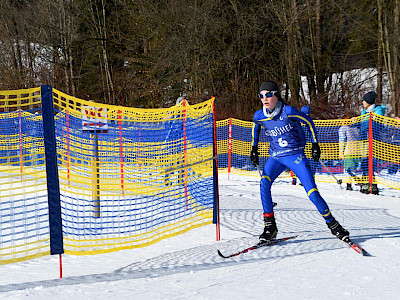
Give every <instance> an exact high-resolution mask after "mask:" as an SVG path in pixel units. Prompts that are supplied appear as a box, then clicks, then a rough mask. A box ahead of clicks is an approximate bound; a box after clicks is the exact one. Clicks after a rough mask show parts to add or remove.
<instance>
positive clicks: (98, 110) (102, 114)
mask: <svg viewBox="0 0 400 300" xmlns="http://www.w3.org/2000/svg"><path fill="white" fill-rule="evenodd" d="M82 130H83V131H92V132H93V131H104V130H108V116H107V108H103V107H95V106H82Z"/></svg>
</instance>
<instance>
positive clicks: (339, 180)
mask: <svg viewBox="0 0 400 300" xmlns="http://www.w3.org/2000/svg"><path fill="white" fill-rule="evenodd" d="M319 161H320V162H321V164H322V165H323V166H324V168H325V169H327V170H328V172H329V174H331V175H332V176H333V178H335V180H336V182H337V183H338V184H342V179H337V178H336V176H335V175H334V174H333V173H332V171H331V169H329V168H328V167H327V166H326V165H325V163H324V162H323V161H322V160H321V159H320V160H319Z"/></svg>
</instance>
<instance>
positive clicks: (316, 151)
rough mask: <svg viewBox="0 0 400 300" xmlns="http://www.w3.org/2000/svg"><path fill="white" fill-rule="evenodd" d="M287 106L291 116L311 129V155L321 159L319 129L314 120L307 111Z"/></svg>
mask: <svg viewBox="0 0 400 300" xmlns="http://www.w3.org/2000/svg"><path fill="white" fill-rule="evenodd" d="M286 108H287V111H286V113H287V116H288V117H289V118H293V119H295V120H297V121H299V122H301V123H303V124H304V125H306V126H307V128H308V129H309V130H310V132H311V142H312V147H311V156H312V158H313V159H314V161H319V159H320V157H321V149H320V147H319V145H318V141H317V129H316V128H315V125H314V122H313V120H312V119H311V118H310V117H309V116H307V115H306V114H305V113H303V112H301V111H298V110H297V109H296V108H294V107H293V106H286Z"/></svg>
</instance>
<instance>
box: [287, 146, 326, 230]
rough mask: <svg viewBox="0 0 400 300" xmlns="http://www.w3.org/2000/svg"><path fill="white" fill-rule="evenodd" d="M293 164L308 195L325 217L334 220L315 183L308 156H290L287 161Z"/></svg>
mask: <svg viewBox="0 0 400 300" xmlns="http://www.w3.org/2000/svg"><path fill="white" fill-rule="evenodd" d="M286 162H287V163H289V164H291V165H293V167H292V170H293V172H295V173H296V175H297V177H298V178H299V179H300V181H301V182H302V183H303V186H304V189H305V191H306V192H307V196H308V197H309V198H310V200H311V201H312V202H313V203H314V205H315V206H316V207H317V209H318V211H319V212H320V214H321V215H322V216H323V217H324V219H325V221H326V222H327V223H328V222H330V221H332V220H333V217H332V214H331V212H330V210H329V207H328V204H326V202H325V200H324V199H323V198H322V197H321V195H320V193H319V192H318V189H317V185H316V184H315V180H314V176H313V175H312V171H311V168H310V164H309V161H308V159H307V157H306V156H305V155H304V154H303V153H302V154H298V155H295V156H294V157H293V156H288V157H287V158H286V160H285V163H286Z"/></svg>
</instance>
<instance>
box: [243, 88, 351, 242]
mask: <svg viewBox="0 0 400 300" xmlns="http://www.w3.org/2000/svg"><path fill="white" fill-rule="evenodd" d="M259 97H260V99H261V102H262V104H263V108H262V109H260V110H258V111H256V113H255V114H254V118H253V128H252V149H251V153H250V160H251V162H252V163H253V165H254V166H256V167H258V165H259V152H258V142H259V134H260V132H261V127H263V128H264V130H265V134H266V135H267V137H268V141H269V143H270V148H269V154H270V157H269V158H268V160H267V162H266V164H265V166H264V168H263V172H262V177H261V182H260V193H261V202H262V206H263V211H264V214H263V217H264V231H263V233H262V234H261V235H260V237H259V240H260V243H263V242H266V241H269V240H272V239H275V238H276V235H277V233H278V228H277V226H276V222H275V216H274V209H273V202H272V197H271V186H272V183H273V182H274V180H275V179H276V178H277V177H278V176H279V174H281V173H282V171H284V170H285V169H286V168H289V169H291V170H293V172H294V173H295V174H296V175H297V177H298V178H299V179H300V181H301V182H302V183H303V186H304V189H305V191H306V193H307V196H308V197H309V198H310V200H311V201H312V202H313V203H314V205H315V206H316V207H317V209H318V211H319V212H320V214H321V215H322V217H323V218H324V219H325V222H326V223H327V225H328V228H329V229H330V230H331V232H332V234H333V235H335V236H336V237H338V238H339V239H341V240H342V239H345V238H346V237H348V236H349V232H348V231H347V230H346V229H344V228H343V227H342V226H341V225H340V224H339V222H338V221H337V220H336V219H335V218H334V217H333V216H332V213H331V211H330V209H329V207H328V205H327V203H326V202H325V200H324V199H323V198H322V197H321V195H320V193H319V192H318V189H317V186H316V184H315V181H314V177H313V174H312V171H311V168H310V163H309V161H308V159H307V157H306V155H305V154H304V147H305V144H306V140H305V138H304V132H303V128H302V126H301V123H303V124H305V125H306V127H307V128H308V129H309V130H310V132H311V139H312V148H311V154H312V158H313V159H314V161H319V158H320V156H321V150H320V147H319V145H318V142H317V135H316V129H315V126H314V122H313V121H312V120H311V118H310V117H309V116H307V115H306V114H304V113H302V112H300V111H298V110H297V109H296V108H294V107H293V106H290V105H286V104H285V103H284V102H283V100H282V97H281V95H280V91H279V87H278V85H277V84H276V83H275V82H273V81H267V82H263V83H262V84H261V86H260V89H259Z"/></svg>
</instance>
